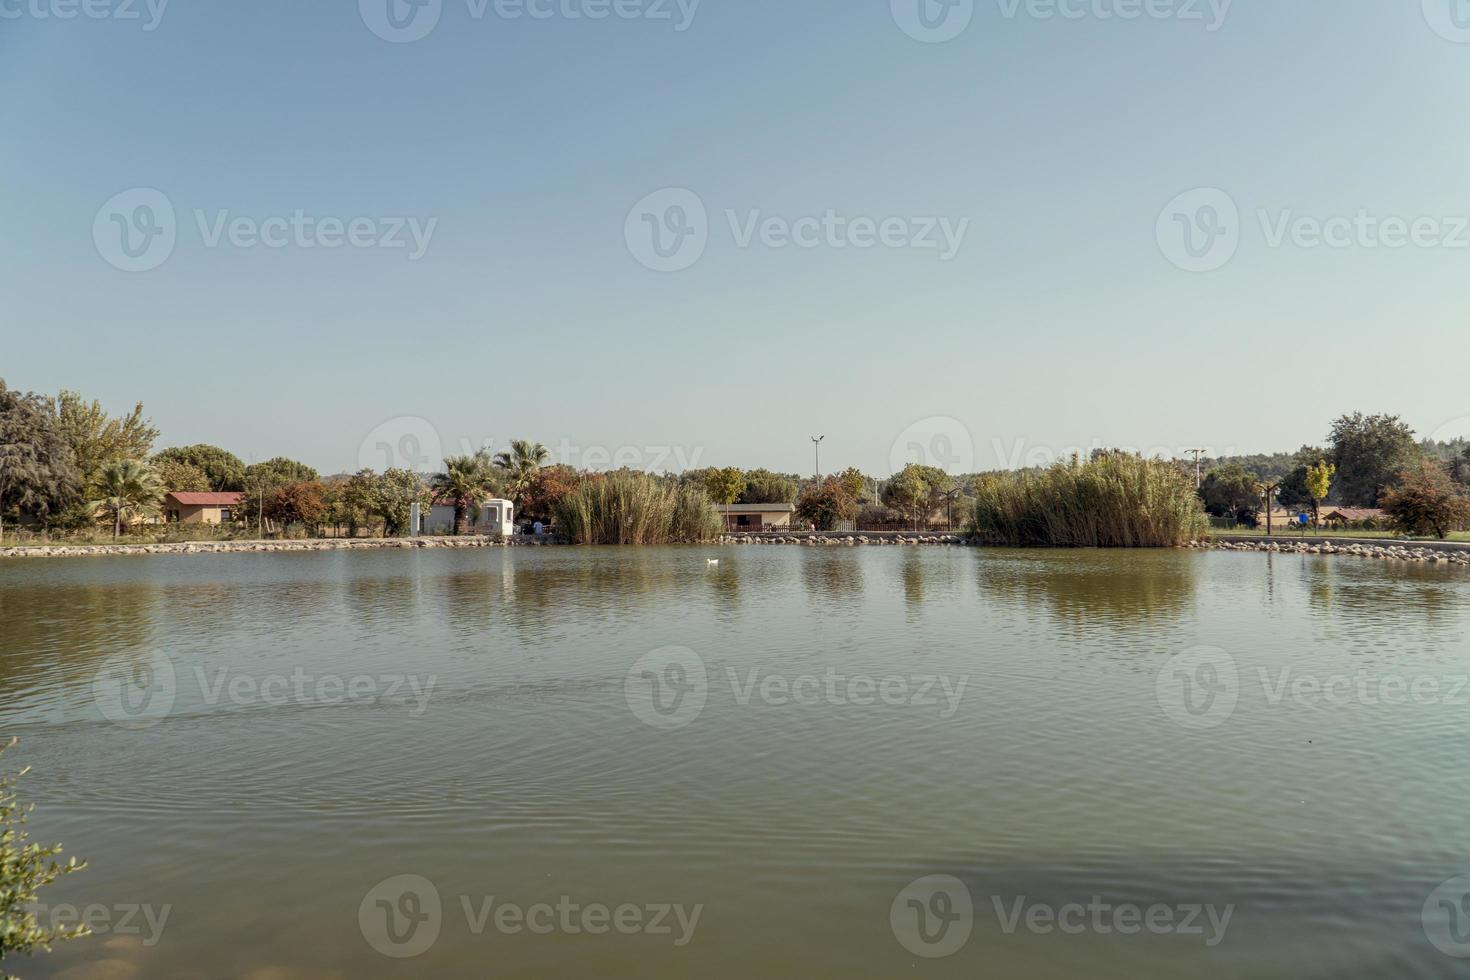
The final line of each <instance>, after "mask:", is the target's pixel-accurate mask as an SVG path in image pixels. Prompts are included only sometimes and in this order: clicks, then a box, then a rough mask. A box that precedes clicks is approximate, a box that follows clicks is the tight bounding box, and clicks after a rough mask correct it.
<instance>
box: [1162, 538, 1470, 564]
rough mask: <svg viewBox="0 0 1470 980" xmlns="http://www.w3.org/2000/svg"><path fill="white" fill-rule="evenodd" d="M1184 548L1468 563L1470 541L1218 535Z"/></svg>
mask: <svg viewBox="0 0 1470 980" xmlns="http://www.w3.org/2000/svg"><path fill="white" fill-rule="evenodd" d="M1185 547H1187V548H1197V549H1202V550H1206V551H1254V552H1258V553H1267V554H1280V555H1343V556H1346V557H1348V558H1372V559H1376V560H1379V561H1407V562H1427V563H1429V564H1449V565H1470V544H1466V543H1464V542H1460V541H1402V540H1395V539H1392V538H1387V539H1385V538H1377V539H1375V538H1338V539H1337V540H1335V541H1334V540H1333V539H1331V538H1323V539H1320V540H1316V539H1309V540H1301V539H1292V540H1283V539H1281V538H1255V537H1246V536H1237V537H1231V536H1222V537H1218V538H1211V539H1210V540H1208V541H1195V542H1193V543H1192V544H1188V545H1186V546H1185Z"/></svg>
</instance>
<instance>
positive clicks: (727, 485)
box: [703, 466, 745, 504]
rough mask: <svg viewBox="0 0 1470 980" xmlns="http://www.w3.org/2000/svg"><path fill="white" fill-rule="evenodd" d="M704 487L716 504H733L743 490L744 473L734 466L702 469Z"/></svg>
mask: <svg viewBox="0 0 1470 980" xmlns="http://www.w3.org/2000/svg"><path fill="white" fill-rule="evenodd" d="M703 483H704V489H705V492H706V493H708V494H709V497H710V499H711V500H713V501H714V502H715V503H717V504H733V503H734V502H735V501H737V500H739V499H740V495H741V494H742V493H744V492H745V474H744V473H743V472H741V471H740V470H739V469H737V468H736V467H734V466H726V467H725V468H723V469H714V468H711V469H708V470H705V471H704V479H703Z"/></svg>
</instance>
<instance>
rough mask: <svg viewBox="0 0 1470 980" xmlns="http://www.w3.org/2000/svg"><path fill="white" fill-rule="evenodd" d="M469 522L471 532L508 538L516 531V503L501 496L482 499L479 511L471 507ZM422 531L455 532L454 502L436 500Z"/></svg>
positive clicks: (425, 518) (429, 532) (424, 520)
mask: <svg viewBox="0 0 1470 980" xmlns="http://www.w3.org/2000/svg"><path fill="white" fill-rule="evenodd" d="M469 522H470V527H469V533H470V534H483V535H487V536H493V535H497V534H498V535H501V536H502V537H507V538H508V537H510V536H511V535H512V534H515V531H516V525H515V505H514V504H513V503H511V502H510V501H509V500H502V499H499V498H491V499H488V500H482V501H480V506H479V508H478V513H477V512H476V508H474V507H471V508H470V512H469ZM422 531H423V533H424V534H453V533H454V504H453V503H449V502H446V501H442V500H436V501H434V503H433V505H432V506H430V507H429V512H428V513H427V514H426V515H424V518H423V527H422Z"/></svg>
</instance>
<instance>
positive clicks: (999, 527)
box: [970, 453, 1209, 548]
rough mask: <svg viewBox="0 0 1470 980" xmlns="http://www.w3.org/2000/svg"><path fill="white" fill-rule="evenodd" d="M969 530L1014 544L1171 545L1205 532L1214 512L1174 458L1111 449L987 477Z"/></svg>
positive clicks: (988, 539)
mask: <svg viewBox="0 0 1470 980" xmlns="http://www.w3.org/2000/svg"><path fill="white" fill-rule="evenodd" d="M970 530H971V533H973V534H974V535H976V536H977V537H978V538H979V539H980V540H981V541H982V542H983V543H985V544H995V545H1006V546H1009V547H1017V548H1027V547H1058V548H1170V547H1178V546H1180V545H1183V544H1187V543H1188V542H1190V541H1194V540H1198V539H1199V538H1202V537H1204V536H1205V535H1206V534H1207V533H1208V530H1209V519H1208V518H1207V517H1206V516H1205V512H1204V509H1203V507H1202V506H1201V503H1200V499H1199V495H1198V494H1197V493H1195V488H1194V481H1193V479H1192V478H1190V477H1189V476H1187V475H1186V474H1185V473H1184V472H1183V471H1181V470H1180V469H1179V467H1177V466H1176V465H1175V464H1173V463H1170V462H1167V461H1165V460H1159V459H1144V458H1143V457H1141V456H1132V455H1127V454H1123V453H1109V454H1106V455H1101V456H1098V457H1097V458H1095V459H1092V460H1090V461H1088V462H1085V463H1083V462H1078V461H1076V460H1075V459H1074V460H1073V461H1072V462H1062V463H1057V464H1056V465H1054V466H1052V467H1051V468H1050V469H1046V470H1043V471H1041V472H1040V473H1011V474H1005V475H1003V476H991V477H986V478H984V479H982V480H981V481H980V484H979V486H978V487H977V488H976V499H975V509H974V513H973V515H972V518H971V522H970Z"/></svg>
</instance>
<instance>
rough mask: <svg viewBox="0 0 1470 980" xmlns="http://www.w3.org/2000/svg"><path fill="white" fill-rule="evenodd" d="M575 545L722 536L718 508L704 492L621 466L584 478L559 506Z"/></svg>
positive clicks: (560, 522)
mask: <svg viewBox="0 0 1470 980" xmlns="http://www.w3.org/2000/svg"><path fill="white" fill-rule="evenodd" d="M555 518H556V526H557V528H558V529H559V533H560V534H561V536H562V537H563V538H564V539H565V540H568V541H570V542H571V543H573V544H690V543H695V542H699V541H708V540H710V539H712V538H715V537H717V536H719V534H720V530H721V527H722V522H721V520H720V514H719V511H718V510H716V509H715V505H714V502H713V501H711V500H710V498H709V495H708V494H707V493H705V492H704V490H702V489H700V488H697V487H692V486H683V487H679V486H671V485H669V484H667V483H665V482H663V481H660V480H658V479H656V478H654V477H652V476H650V475H648V474H647V473H638V472H634V471H630V470H620V471H618V472H616V473H610V474H608V475H607V476H605V477H600V478H596V479H591V480H587V481H585V482H584V483H583V484H582V485H581V486H579V487H578V488H577V489H576V490H574V491H572V492H571V493H569V494H567V495H566V496H565V497H563V498H562V499H561V500H560V501H558V502H557V504H556V506H555Z"/></svg>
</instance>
